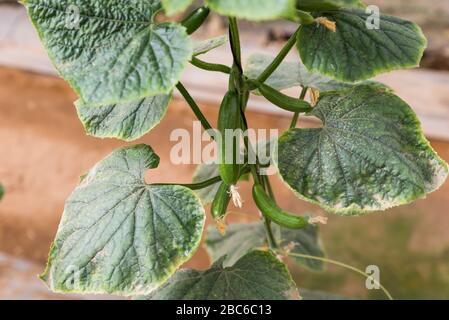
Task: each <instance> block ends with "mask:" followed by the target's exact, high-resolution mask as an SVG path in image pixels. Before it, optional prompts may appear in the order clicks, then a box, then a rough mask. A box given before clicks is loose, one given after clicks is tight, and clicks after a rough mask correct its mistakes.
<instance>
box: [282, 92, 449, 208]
mask: <svg viewBox="0 0 449 320" xmlns="http://www.w3.org/2000/svg"><path fill="white" fill-rule="evenodd" d="M311 114H312V115H313V116H316V117H317V118H319V119H320V120H321V121H322V122H323V127H322V128H314V129H293V130H289V131H287V132H286V133H284V134H283V135H282V136H281V137H280V138H279V150H278V153H277V160H276V161H275V162H276V163H277V166H278V169H279V172H280V174H281V176H282V178H283V180H284V181H285V182H286V183H287V184H288V185H289V186H290V187H291V188H292V189H293V190H294V191H295V193H296V194H297V195H298V196H299V197H300V198H302V199H305V200H307V201H310V202H312V203H315V204H318V205H320V206H321V207H323V208H325V209H326V210H328V211H330V212H334V213H337V214H341V215H358V214H363V213H365V212H369V211H375V210H385V209H389V208H391V207H394V206H398V205H403V204H408V203H410V202H412V201H414V200H416V199H418V198H422V197H424V196H425V195H426V194H427V193H430V192H432V191H434V190H436V189H438V188H439V187H440V186H441V185H442V184H443V182H444V181H445V179H446V178H447V175H448V167H447V164H446V163H445V162H444V161H443V160H442V159H441V158H440V157H438V155H437V154H436V153H435V151H434V150H433V149H432V147H431V146H430V144H429V142H428V141H427V140H426V138H425V137H424V135H423V132H422V130H421V126H420V123H419V120H418V119H417V117H416V115H415V113H414V112H413V110H412V109H411V108H410V107H409V106H408V105H407V104H406V103H405V102H404V101H402V100H401V99H400V98H399V97H397V96H395V95H394V94H393V93H391V92H390V91H389V90H388V89H385V88H381V87H379V86H367V85H360V86H355V87H353V88H350V89H346V90H342V91H339V92H329V93H325V94H324V95H322V97H321V99H320V100H319V102H318V104H317V106H316V107H315V108H314V110H313V111H312V113H311Z"/></svg>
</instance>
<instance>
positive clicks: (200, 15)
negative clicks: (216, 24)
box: [181, 7, 210, 34]
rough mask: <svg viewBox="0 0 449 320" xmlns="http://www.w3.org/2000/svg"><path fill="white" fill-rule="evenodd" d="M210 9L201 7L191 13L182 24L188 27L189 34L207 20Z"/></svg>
mask: <svg viewBox="0 0 449 320" xmlns="http://www.w3.org/2000/svg"><path fill="white" fill-rule="evenodd" d="M209 13H210V9H209V8H207V7H200V8H198V9H196V10H195V11H193V12H192V13H191V14H189V15H188V16H187V17H186V18H185V19H184V20H183V21H182V22H181V24H182V25H183V26H184V27H186V29H187V30H186V31H187V34H192V33H194V32H195V31H196V30H198V28H199V27H201V25H202V24H203V23H204V21H206V19H207V17H208V15H209Z"/></svg>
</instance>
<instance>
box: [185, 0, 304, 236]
mask: <svg viewBox="0 0 449 320" xmlns="http://www.w3.org/2000/svg"><path fill="white" fill-rule="evenodd" d="M208 15H209V9H208V8H207V7H201V8H199V9H197V10H195V11H193V12H192V13H191V14H190V15H189V16H188V17H187V18H185V19H184V21H183V25H184V26H185V27H186V30H187V33H188V34H192V33H193V32H195V31H196V30H197V29H198V28H199V27H200V26H201V25H202V24H203V23H204V21H205V20H206V18H207V17H208ZM232 77H233V74H231V78H232ZM231 83H232V79H231ZM253 84H254V83H253ZM233 87H234V86H232V85H230V89H229V91H228V92H227V93H226V95H225V97H224V99H223V101H222V103H221V106H220V112H219V117H218V131H219V133H220V134H221V141H220V143H219V148H218V149H219V152H218V156H219V173H220V177H221V180H222V182H221V185H220V187H219V189H218V191H217V193H216V195H215V198H214V200H213V202H212V207H211V214H212V217H213V218H214V220H215V221H223V219H224V218H225V215H226V212H227V209H228V206H229V204H230V202H231V198H232V193H231V188H232V187H233V186H235V185H236V184H237V183H238V181H239V179H240V177H241V176H242V175H243V174H244V173H245V172H244V170H243V169H244V165H242V164H240V163H239V161H238V159H239V156H240V150H239V147H238V146H239V143H238V141H236V139H238V136H237V135H235V136H233V137H234V140H233V141H227V140H228V139H226V132H227V131H228V130H232V132H235V130H242V129H243V123H244V122H243V117H242V114H243V112H242V110H241V106H242V103H241V99H243V98H242V97H241V95H239V93H238V92H237V90H236V89H235V88H233ZM255 87H256V88H257V89H258V90H259V91H260V93H261V94H262V95H263V96H264V97H265V98H266V99H267V100H268V101H270V102H271V103H273V104H275V105H277V106H278V107H280V108H282V109H284V110H287V111H291V112H309V111H311V110H312V107H311V106H310V104H309V103H307V102H305V101H303V100H300V99H295V98H292V97H289V96H287V95H284V94H282V93H280V92H279V91H277V90H275V89H273V88H271V87H270V86H268V85H265V84H263V83H255ZM228 132H229V131H228ZM231 142H232V143H231ZM229 143H231V145H229ZM230 148H232V153H231V154H232V155H233V157H232V159H229V154H230V152H229V150H231V149H230ZM227 155H228V157H227ZM253 198H254V201H255V203H256V205H257V207H258V208H259V210H260V211H261V212H262V214H263V215H264V217H265V218H266V219H268V220H269V221H272V222H274V223H276V224H278V225H280V226H283V227H286V228H290V229H300V228H304V227H306V226H307V225H308V220H307V219H306V218H304V217H300V216H297V215H293V214H291V213H289V212H286V211H285V210H283V209H281V208H279V207H278V206H277V204H276V202H275V201H274V200H273V199H272V198H271V197H270V196H268V194H267V193H266V191H265V188H264V187H263V186H262V185H261V184H260V183H259V182H256V183H255V184H254V187H253Z"/></svg>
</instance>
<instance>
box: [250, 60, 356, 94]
mask: <svg viewBox="0 0 449 320" xmlns="http://www.w3.org/2000/svg"><path fill="white" fill-rule="evenodd" d="M273 59H274V57H271V56H269V55H265V54H253V55H251V56H250V57H249V58H248V60H247V64H246V68H245V74H246V76H248V77H249V78H250V79H257V78H258V77H259V75H260V74H262V72H263V71H264V70H265V69H266V67H268V66H269V65H270V63H271V62H272V61H273ZM265 84H267V85H269V86H270V87H273V88H275V89H277V90H284V89H289V88H293V87H298V86H300V87H308V88H314V89H318V90H319V91H332V90H337V89H343V88H349V87H351V86H353V84H350V83H347V82H342V81H337V80H333V79H332V78H329V77H326V76H323V75H321V74H319V73H313V72H310V71H308V70H307V68H306V67H305V66H304V65H303V64H302V63H301V62H297V61H284V62H282V63H281V64H280V65H279V67H278V68H277V69H276V71H275V72H273V74H272V75H271V76H270V77H269V78H268V79H267V81H265Z"/></svg>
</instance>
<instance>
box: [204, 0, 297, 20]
mask: <svg viewBox="0 0 449 320" xmlns="http://www.w3.org/2000/svg"><path fill="white" fill-rule="evenodd" d="M295 1H296V0H205V2H206V4H207V5H208V6H209V7H210V8H211V9H212V10H214V11H216V12H218V13H219V14H221V15H223V16H231V17H236V18H241V19H247V20H252V21H262V20H275V19H280V18H292V17H294V16H295V12H296V8H295Z"/></svg>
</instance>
